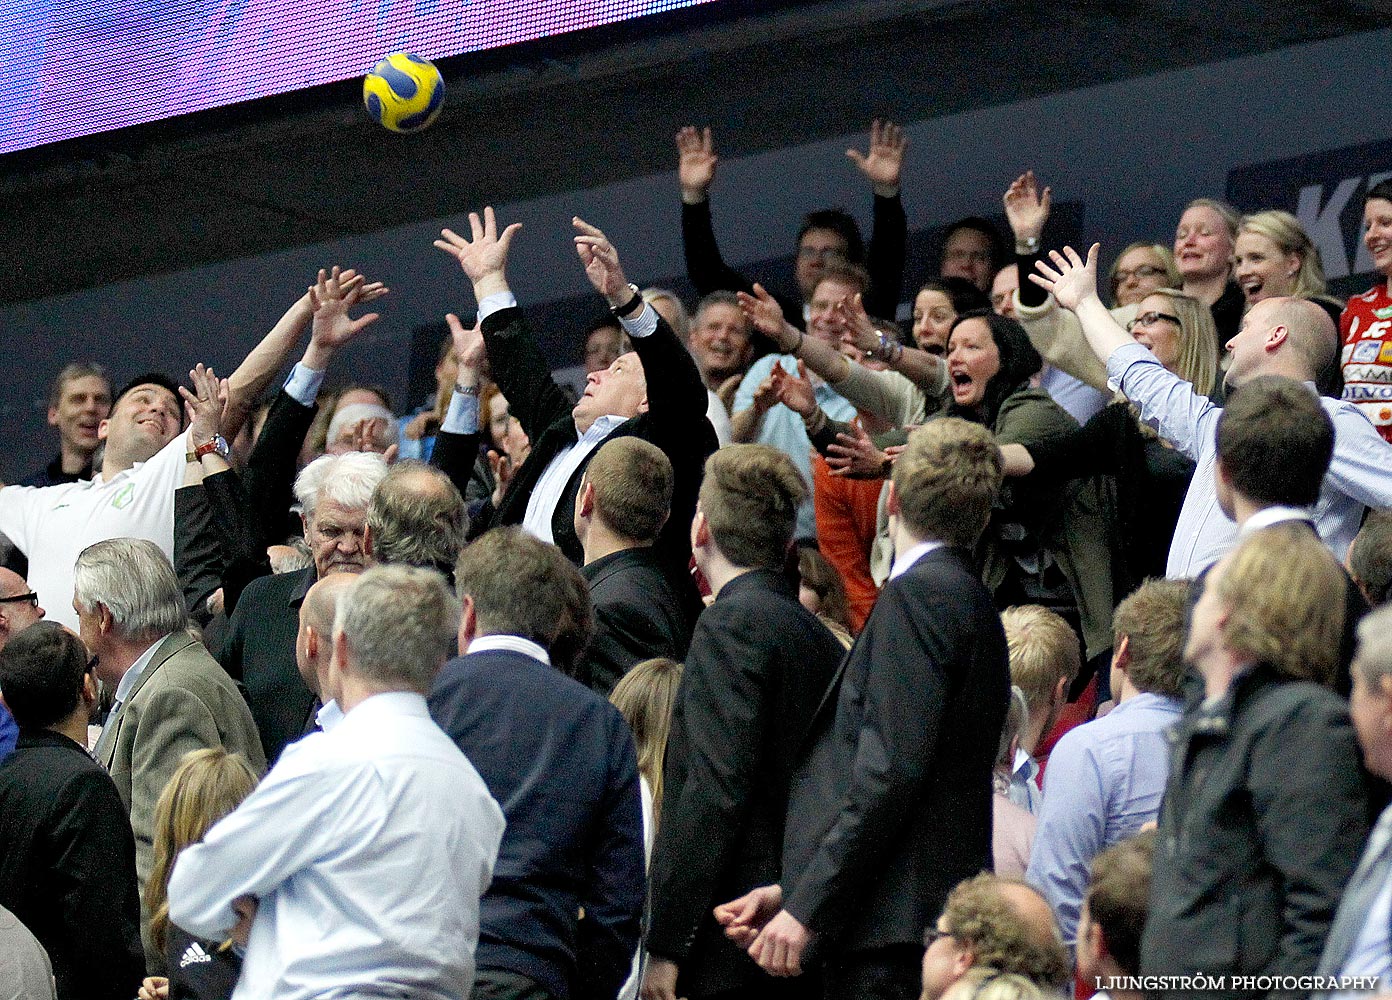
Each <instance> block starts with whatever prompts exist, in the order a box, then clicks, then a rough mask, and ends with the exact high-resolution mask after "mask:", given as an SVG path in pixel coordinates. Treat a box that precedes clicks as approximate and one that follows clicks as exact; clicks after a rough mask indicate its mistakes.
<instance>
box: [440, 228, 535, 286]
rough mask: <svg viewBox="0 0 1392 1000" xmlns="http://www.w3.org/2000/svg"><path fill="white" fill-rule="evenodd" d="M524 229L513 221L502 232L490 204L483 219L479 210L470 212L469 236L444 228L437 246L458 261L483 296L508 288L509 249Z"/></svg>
mask: <svg viewBox="0 0 1392 1000" xmlns="http://www.w3.org/2000/svg"><path fill="white" fill-rule="evenodd" d="M521 229H522V223H520V222H514V223H513V224H512V225H510V226H508V227H507V228H506V229H504V230H503V231H502V233H499V232H498V219H497V216H495V215H494V214H493V207H492V206H491V205H489V206H486V207H485V208H484V210H483V218H482V219H480V218H479V214H478V213H477V212H470V213H469V239H465V238H464V237H463V236H460V235H459V234H458V233H456V232H455V231H454V230H453V229H442V230H440V236H441V239H438V240H436V241H435V244H434V245H435V246H437V247H439V248H440V249H441V250H443V251H445V253H447V254H449V255H450V256H452V257H454V258H455V259H456V260H457V261H459V266H460V267H461V268H462V269H463V271H464V274H465V275H466V276H467V277H468V279H469V280H470V281H472V282H473V283H474V296H475V297H476V298H483V297H485V296H488V295H492V294H493V293H494V292H503V291H507V258H508V250H509V249H511V247H512V239H513V237H514V236H516V235H517V234H518V233H519V232H520V231H521Z"/></svg>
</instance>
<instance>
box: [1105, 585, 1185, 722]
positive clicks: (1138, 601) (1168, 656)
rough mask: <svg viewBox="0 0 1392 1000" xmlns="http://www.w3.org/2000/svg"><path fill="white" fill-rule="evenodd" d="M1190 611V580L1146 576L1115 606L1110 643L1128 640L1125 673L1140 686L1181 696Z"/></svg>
mask: <svg viewBox="0 0 1392 1000" xmlns="http://www.w3.org/2000/svg"><path fill="white" fill-rule="evenodd" d="M1188 612H1189V582H1188V581H1187V580H1156V579H1151V580H1146V581H1145V582H1144V583H1142V584H1141V585H1140V586H1139V587H1137V588H1136V589H1135V590H1133V591H1132V592H1131V593H1130V594H1129V595H1128V596H1127V598H1126V600H1124V601H1122V602H1121V603H1120V604H1118V605H1117V607H1116V610H1115V611H1113V612H1112V646H1113V648H1115V647H1117V646H1119V645H1121V640H1122V639H1123V638H1125V639H1126V640H1127V647H1126V648H1127V654H1128V656H1129V660H1128V662H1127V664H1126V676H1127V677H1129V678H1130V679H1131V683H1132V684H1134V685H1135V686H1136V688H1137V690H1139V691H1143V692H1150V693H1153V694H1161V695H1168V696H1169V697H1171V698H1177V697H1179V693H1180V689H1181V688H1182V687H1183V685H1184V622H1185V619H1186V618H1187V617H1188ZM1115 693H1116V692H1113V694H1115Z"/></svg>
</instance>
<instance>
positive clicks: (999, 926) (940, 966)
mask: <svg viewBox="0 0 1392 1000" xmlns="http://www.w3.org/2000/svg"><path fill="white" fill-rule="evenodd" d="M923 941H924V946H925V950H924V952H923V993H922V995H921V998H920V1000H938V998H939V997H941V996H942V995H943V994H944V993H946V992H947V990H948V988H949V987H951V986H952V984H953V983H955V982H957V981H958V980H959V979H961V978H962V977H963V976H965V975H966V974H967V970H968V969H971V968H973V967H976V966H982V967H986V968H990V969H995V970H996V971H998V972H1013V973H1015V974H1017V975H1021V976H1024V977H1025V978H1026V979H1028V980H1030V981H1031V982H1033V983H1034V984H1035V985H1036V986H1038V987H1039V988H1040V989H1042V990H1045V991H1047V992H1050V993H1053V992H1055V991H1057V990H1058V989H1059V988H1060V987H1062V986H1063V984H1064V982H1065V981H1067V979H1068V977H1069V974H1070V972H1071V970H1072V966H1073V963H1072V960H1071V959H1070V958H1069V956H1068V951H1067V949H1065V948H1064V946H1063V937H1062V936H1061V935H1060V934H1059V929H1058V925H1057V924H1056V923H1054V914H1053V911H1052V910H1050V909H1049V904H1048V902H1047V901H1046V900H1045V899H1044V897H1043V896H1041V895H1040V894H1039V893H1037V892H1035V890H1034V889H1032V888H1030V886H1029V885H1027V884H1026V883H1024V882H1022V881H1019V880H1018V879H1011V878H1002V877H1000V876H998V875H990V874H985V873H983V874H981V875H977V876H975V877H973V878H969V879H967V880H966V881H965V882H961V883H959V884H958V885H957V887H956V888H955V889H953V890H952V892H950V893H949V894H948V897H947V905H946V906H944V907H943V912H942V916H940V917H938V922H937V924H935V925H934V926H933V928H931V929H930V930H929V931H928V932H927V933H925V934H924V936H923Z"/></svg>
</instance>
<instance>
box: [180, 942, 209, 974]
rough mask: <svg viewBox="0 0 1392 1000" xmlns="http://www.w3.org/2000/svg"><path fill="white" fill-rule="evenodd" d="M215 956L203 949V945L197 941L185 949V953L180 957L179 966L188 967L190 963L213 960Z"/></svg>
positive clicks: (195, 963)
mask: <svg viewBox="0 0 1392 1000" xmlns="http://www.w3.org/2000/svg"><path fill="white" fill-rule="evenodd" d="M212 960H213V956H212V955H209V954H208V953H207V952H206V951H204V950H203V946H202V945H201V944H199V943H198V942H197V941H195V942H193V944H191V945H189V946H188V947H187V948H185V949H184V955H183V957H182V958H180V959H179V968H181V969H187V968H188V967H189V966H190V965H197V964H199V963H200V962H211V961H212Z"/></svg>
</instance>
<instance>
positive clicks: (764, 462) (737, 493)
mask: <svg viewBox="0 0 1392 1000" xmlns="http://www.w3.org/2000/svg"><path fill="white" fill-rule="evenodd" d="M700 496H701V513H703V514H704V515H705V516H706V523H707V524H708V525H709V527H710V533H711V538H712V539H713V540H714V542H715V544H716V547H717V548H719V549H720V552H721V554H723V555H724V556H725V558H726V559H728V560H730V562H732V563H734V564H735V565H736V566H742V567H746V568H759V567H762V568H766V569H781V568H782V567H783V562H784V560H785V559H786V558H787V554H788V546H790V545H791V544H792V543H793V531H794V530H795V528H796V526H797V512H798V507H799V506H801V504H802V502H803V500H804V499H806V497H807V485H806V484H805V483H804V482H803V478H802V473H801V472H799V471H798V468H797V466H796V465H794V464H793V460H792V459H791V458H789V457H788V456H787V455H786V454H785V453H783V452H781V451H779V450H778V449H777V448H774V447H771V446H770V445H766V444H731V445H726V446H725V447H724V448H721V449H720V450H719V451H717V452H716V453H715V454H713V455H711V457H710V458H708V459H706V474H705V478H704V479H703V480H702V481H701V494H700Z"/></svg>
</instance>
